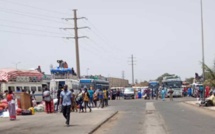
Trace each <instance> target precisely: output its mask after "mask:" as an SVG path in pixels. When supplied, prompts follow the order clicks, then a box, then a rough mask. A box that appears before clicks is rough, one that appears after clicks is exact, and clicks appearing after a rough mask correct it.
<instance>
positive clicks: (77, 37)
mask: <svg viewBox="0 0 215 134" xmlns="http://www.w3.org/2000/svg"><path fill="white" fill-rule="evenodd" d="M73 12H74V18H63V19H65V20H67V21H68V20H74V28H60V29H63V30H67V29H73V30H74V32H75V37H63V38H66V39H75V51H76V68H77V76H78V78H80V76H81V71H80V57H79V43H78V40H79V38H88V37H87V36H81V37H79V36H78V29H84V28H89V27H78V23H77V20H78V19H86V18H85V17H81V18H78V17H77V9H74V10H73Z"/></svg>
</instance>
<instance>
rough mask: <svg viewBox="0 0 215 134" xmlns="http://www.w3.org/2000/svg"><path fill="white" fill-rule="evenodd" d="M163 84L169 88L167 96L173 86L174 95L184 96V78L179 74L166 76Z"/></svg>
mask: <svg viewBox="0 0 215 134" xmlns="http://www.w3.org/2000/svg"><path fill="white" fill-rule="evenodd" d="M162 85H163V86H164V87H165V88H166V89H167V96H168V97H169V94H168V91H169V88H170V87H171V88H172V89H173V91H174V93H173V96H177V97H182V96H183V88H182V80H181V78H180V77H179V76H177V75H171V76H166V77H164V78H163V80H162Z"/></svg>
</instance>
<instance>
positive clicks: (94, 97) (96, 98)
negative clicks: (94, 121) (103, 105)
mask: <svg viewBox="0 0 215 134" xmlns="http://www.w3.org/2000/svg"><path fill="white" fill-rule="evenodd" d="M97 101H98V93H97V92H94V94H93V102H94V106H95V107H97Z"/></svg>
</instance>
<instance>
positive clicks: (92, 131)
mask: <svg viewBox="0 0 215 134" xmlns="http://www.w3.org/2000/svg"><path fill="white" fill-rule="evenodd" d="M117 113H118V111H116V112H114V113H113V114H112V115H111V116H110V117H108V118H106V119H105V120H104V121H101V123H99V124H98V125H97V126H96V127H95V128H93V130H91V131H90V132H89V133H88V134H93V133H94V132H95V131H96V130H97V129H99V128H100V127H101V126H102V125H103V124H104V123H106V122H107V121H108V120H109V119H111V118H112V117H113V116H115V115H116V114H117Z"/></svg>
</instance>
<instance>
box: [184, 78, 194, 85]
mask: <svg viewBox="0 0 215 134" xmlns="http://www.w3.org/2000/svg"><path fill="white" fill-rule="evenodd" d="M193 80H194V77H190V78H186V79H185V81H186V82H188V83H190V84H192V83H193Z"/></svg>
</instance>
